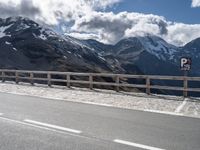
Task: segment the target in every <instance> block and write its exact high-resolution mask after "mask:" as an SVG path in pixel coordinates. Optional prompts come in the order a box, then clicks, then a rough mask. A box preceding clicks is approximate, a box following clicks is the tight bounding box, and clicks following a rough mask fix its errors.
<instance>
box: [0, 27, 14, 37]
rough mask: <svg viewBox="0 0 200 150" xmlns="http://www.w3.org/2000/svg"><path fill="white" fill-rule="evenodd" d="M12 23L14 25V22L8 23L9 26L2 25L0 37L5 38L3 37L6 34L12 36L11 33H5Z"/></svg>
mask: <svg viewBox="0 0 200 150" xmlns="http://www.w3.org/2000/svg"><path fill="white" fill-rule="evenodd" d="M12 25H13V24H10V25H8V26H1V27H0V38H3V37H5V36H10V35H7V34H6V33H5V31H6V30H7V29H9V28H10V27H11V26H12Z"/></svg>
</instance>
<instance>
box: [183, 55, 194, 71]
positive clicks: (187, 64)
mask: <svg viewBox="0 0 200 150" xmlns="http://www.w3.org/2000/svg"><path fill="white" fill-rule="evenodd" d="M191 65H192V60H191V58H187V57H183V58H181V70H184V71H189V70H190V69H191Z"/></svg>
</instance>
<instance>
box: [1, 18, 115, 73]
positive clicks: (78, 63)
mask: <svg viewBox="0 0 200 150" xmlns="http://www.w3.org/2000/svg"><path fill="white" fill-rule="evenodd" d="M0 47H1V50H0V58H1V59H0V67H1V68H12V69H30V70H59V71H78V72H112V69H111V67H110V66H109V65H108V64H107V63H106V62H105V60H104V59H103V58H101V57H100V56H99V54H98V53H97V52H95V51H94V50H92V49H91V48H89V47H87V46H86V45H83V44H82V43H80V42H77V41H75V40H74V39H73V38H71V37H65V36H61V35H58V34H57V33H55V32H54V31H52V30H50V29H47V28H44V27H41V26H40V25H38V24H37V23H35V22H33V21H31V20H29V19H27V18H22V17H17V18H7V19H0Z"/></svg>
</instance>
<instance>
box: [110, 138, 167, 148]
mask: <svg viewBox="0 0 200 150" xmlns="http://www.w3.org/2000/svg"><path fill="white" fill-rule="evenodd" d="M113 141H114V142H115V143H119V144H123V145H128V146H133V147H138V148H141V149H146V150H165V149H161V148H156V147H152V146H147V145H143V144H138V143H133V142H129V141H124V140H120V139H115V140H113Z"/></svg>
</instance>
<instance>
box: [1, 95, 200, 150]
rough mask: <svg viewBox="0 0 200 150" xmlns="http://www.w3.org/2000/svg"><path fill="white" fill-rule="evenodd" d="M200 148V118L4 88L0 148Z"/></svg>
mask: <svg viewBox="0 0 200 150" xmlns="http://www.w3.org/2000/svg"><path fill="white" fill-rule="evenodd" d="M27 149H28V150H144V149H147V150H200V119H197V118H189V117H181V116H172V115H164V114H157V113H150V112H143V111H134V110H127V109H118V108H110V107H103V106H96V105H88V104H81V103H74V102H66V101H59V100H51V99H43V98H37V97H29V96H20V95H14V94H6V93H0V150H27Z"/></svg>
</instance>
